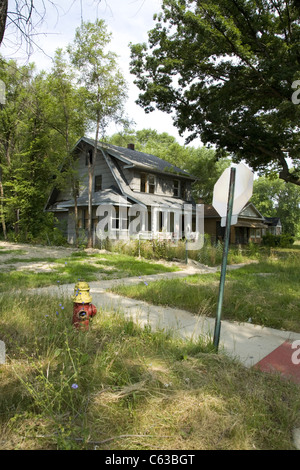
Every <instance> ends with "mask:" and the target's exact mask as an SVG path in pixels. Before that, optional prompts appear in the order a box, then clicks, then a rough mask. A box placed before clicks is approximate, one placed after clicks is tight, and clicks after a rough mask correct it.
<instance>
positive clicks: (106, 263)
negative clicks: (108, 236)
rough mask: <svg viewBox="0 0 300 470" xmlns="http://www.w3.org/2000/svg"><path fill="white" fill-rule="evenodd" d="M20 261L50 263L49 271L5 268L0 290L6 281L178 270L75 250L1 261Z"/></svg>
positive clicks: (33, 283) (34, 283)
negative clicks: (68, 253) (61, 255)
mask: <svg viewBox="0 0 300 470" xmlns="http://www.w3.org/2000/svg"><path fill="white" fill-rule="evenodd" d="M11 262H12V263H16V262H23V263H26V264H27V263H28V266H29V264H31V265H32V266H33V264H34V263H36V262H45V263H50V264H51V266H52V267H51V270H50V271H49V272H32V271H30V270H27V271H26V270H25V271H24V270H23V271H8V272H5V271H4V272H1V273H0V291H2V292H3V291H5V290H6V286H7V285H8V284H9V286H10V288H11V289H14V288H17V289H25V288H33V287H44V286H50V285H57V284H68V283H73V282H77V280H78V279H84V280H86V281H87V282H89V281H96V280H98V279H113V278H121V277H122V278H123V277H128V276H142V275H145V274H157V273H162V272H172V271H176V270H178V268H176V267H172V266H165V265H163V264H158V263H155V262H151V261H145V260H139V259H136V258H134V257H132V256H127V255H121V254H110V253H109V254H105V255H99V254H93V255H89V254H87V253H85V252H78V253H77V252H75V253H73V254H72V255H71V256H70V257H68V258H60V259H53V258H47V259H41V258H30V259H26V258H24V259H22V258H12V259H9V260H6V261H5V263H7V264H9V263H11Z"/></svg>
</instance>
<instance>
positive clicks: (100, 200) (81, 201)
mask: <svg viewBox="0 0 300 470" xmlns="http://www.w3.org/2000/svg"><path fill="white" fill-rule="evenodd" d="M100 204H112V205H118V206H124V207H130V206H132V203H131V202H130V201H128V200H127V199H126V197H124V196H122V195H121V194H120V193H118V192H117V191H114V190H113V189H104V190H103V191H99V192H96V193H93V197H92V205H93V206H99V205H100ZM77 205H78V207H84V206H88V195H87V194H86V195H85V196H81V197H78V198H77ZM69 207H74V199H69V200H68V201H62V202H58V203H57V204H56V208H57V209H61V208H69Z"/></svg>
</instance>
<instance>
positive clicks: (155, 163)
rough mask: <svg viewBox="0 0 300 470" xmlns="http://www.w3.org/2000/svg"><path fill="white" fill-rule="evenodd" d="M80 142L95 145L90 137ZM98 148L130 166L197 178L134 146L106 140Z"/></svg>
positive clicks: (83, 138)
mask: <svg viewBox="0 0 300 470" xmlns="http://www.w3.org/2000/svg"><path fill="white" fill-rule="evenodd" d="M80 142H85V143H87V144H89V145H92V146H94V145H95V141H94V140H93V139H89V138H88V137H82V138H81V139H80V140H79V142H78V143H77V144H76V146H77V145H78V144H79V143H80ZM97 148H98V149H99V150H102V151H104V152H106V153H108V154H109V155H110V156H112V157H115V158H117V159H118V160H120V161H122V162H123V163H126V164H127V165H128V166H129V167H138V168H142V169H145V170H148V171H149V170H152V171H157V172H159V173H167V174H177V175H178V176H183V177H186V178H188V179H192V180H193V181H194V180H196V178H195V177H193V176H192V175H190V174H189V173H188V172H187V171H185V170H182V169H181V168H178V167H177V166H175V165H172V163H170V162H167V161H166V160H163V159H161V158H159V157H157V156H155V155H151V154H150V153H144V152H139V151H138V150H134V149H132V148H126V147H118V146H117V145H112V144H107V143H104V142H98V144H97Z"/></svg>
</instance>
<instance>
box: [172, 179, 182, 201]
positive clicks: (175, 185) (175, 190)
mask: <svg viewBox="0 0 300 470" xmlns="http://www.w3.org/2000/svg"><path fill="white" fill-rule="evenodd" d="M179 191H180V182H179V180H174V181H173V195H174V196H175V197H179V195H180V193H179Z"/></svg>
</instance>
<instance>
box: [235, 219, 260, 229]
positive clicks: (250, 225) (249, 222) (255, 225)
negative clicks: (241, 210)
mask: <svg viewBox="0 0 300 470" xmlns="http://www.w3.org/2000/svg"><path fill="white" fill-rule="evenodd" d="M234 227H248V228H268V225H266V224H263V223H262V222H259V221H257V222H255V221H253V220H239V219H238V222H237V224H235V225H234Z"/></svg>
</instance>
